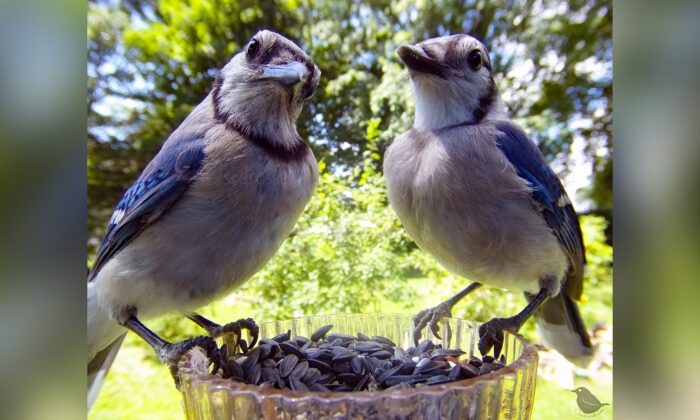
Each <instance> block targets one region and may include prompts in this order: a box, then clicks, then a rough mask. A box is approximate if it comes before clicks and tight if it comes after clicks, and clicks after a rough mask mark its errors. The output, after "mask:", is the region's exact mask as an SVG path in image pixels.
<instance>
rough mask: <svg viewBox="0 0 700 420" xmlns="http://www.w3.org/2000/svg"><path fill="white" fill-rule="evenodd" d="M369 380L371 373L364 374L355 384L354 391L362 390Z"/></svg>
mask: <svg viewBox="0 0 700 420" xmlns="http://www.w3.org/2000/svg"><path fill="white" fill-rule="evenodd" d="M367 381H369V375H365V376H363V377H362V378H361V379H360V380H359V381H358V382H357V384H356V385H355V387H354V388H353V389H352V390H353V392H358V391H362V389H363V388H364V387H365V385H367Z"/></svg>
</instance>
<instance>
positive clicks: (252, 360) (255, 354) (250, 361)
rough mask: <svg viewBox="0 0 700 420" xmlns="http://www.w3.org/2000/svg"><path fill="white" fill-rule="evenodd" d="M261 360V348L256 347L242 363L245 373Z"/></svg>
mask: <svg viewBox="0 0 700 420" xmlns="http://www.w3.org/2000/svg"><path fill="white" fill-rule="evenodd" d="M259 358H260V347H256V348H254V349H252V350H251V351H249V352H248V355H247V356H246V357H245V360H244V361H243V362H242V363H241V369H243V371H248V370H249V369H250V368H251V367H252V366H253V365H255V364H256V363H258V359H259Z"/></svg>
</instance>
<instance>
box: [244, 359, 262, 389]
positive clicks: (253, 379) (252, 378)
mask: <svg viewBox="0 0 700 420" xmlns="http://www.w3.org/2000/svg"><path fill="white" fill-rule="evenodd" d="M261 375H262V369H261V368H260V365H259V364H257V363H256V364H254V365H253V366H252V367H251V368H250V369H249V370H248V371H247V372H246V373H245V380H246V382H248V383H249V384H252V385H257V384H258V383H259V382H260V377H261Z"/></svg>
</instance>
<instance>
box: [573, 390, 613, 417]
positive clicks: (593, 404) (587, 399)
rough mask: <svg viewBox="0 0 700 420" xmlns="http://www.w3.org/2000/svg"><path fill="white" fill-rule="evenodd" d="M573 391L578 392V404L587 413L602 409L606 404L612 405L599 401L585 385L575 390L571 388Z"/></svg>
mask: <svg viewBox="0 0 700 420" xmlns="http://www.w3.org/2000/svg"><path fill="white" fill-rule="evenodd" d="M571 392H575V393H576V404H577V405H578V408H580V409H581V411H582V412H584V413H586V414H592V413H595V412H597V411H598V410H600V409H601V408H602V407H603V406H604V405H610V403H601V402H600V401H598V398H596V397H595V395H593V394H592V393H591V391H589V390H588V389H587V388H585V387H582V386H580V387H578V388H576V389H574V390H571Z"/></svg>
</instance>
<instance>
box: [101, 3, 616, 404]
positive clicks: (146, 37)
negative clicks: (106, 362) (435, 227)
mask: <svg viewBox="0 0 700 420" xmlns="http://www.w3.org/2000/svg"><path fill="white" fill-rule="evenodd" d="M262 28H267V29H272V30H274V31H277V32H280V33H282V34H284V35H285V36H287V37H289V38H290V39H292V40H294V41H295V42H297V43H298V44H299V45H300V46H301V47H302V48H303V49H304V50H305V51H307V52H308V53H309V55H310V56H311V57H312V58H313V60H314V61H315V63H316V64H317V65H318V66H319V68H320V69H321V71H322V77H321V82H320V85H319V88H318V90H317V92H316V95H315V96H314V97H313V98H312V99H311V100H310V101H309V102H307V105H306V106H305V109H304V112H303V113H302V115H301V117H300V119H299V131H300V133H301V134H302V137H304V138H306V139H308V141H309V143H310V145H311V147H312V148H313V150H314V153H315V155H316V157H317V159H318V160H319V161H320V162H322V164H321V168H322V170H321V181H320V185H319V187H318V189H317V191H316V194H315V196H314V198H313V199H312V201H311V203H310V204H309V206H308V207H307V209H306V211H305V212H304V214H303V215H302V217H301V219H300V220H299V222H298V224H297V226H296V227H295V229H294V232H293V233H292V236H291V237H290V238H289V239H288V240H287V241H285V243H284V245H283V246H282V249H281V250H280V252H279V253H278V254H277V255H276V256H275V257H274V258H273V259H272V260H271V261H270V262H269V263H268V264H267V265H266V266H265V268H264V269H263V270H262V271H261V272H260V273H258V274H257V275H256V276H255V277H254V278H253V279H251V280H250V281H249V282H248V283H247V284H246V285H245V286H244V287H243V288H242V289H241V290H239V291H237V292H235V293H234V294H233V295H231V296H230V297H229V298H227V299H225V300H224V301H223V302H219V303H217V304H214V305H211V306H209V307H207V308H204V309H203V310H202V312H203V313H204V314H208V315H210V316H213V317H214V318H215V319H219V320H221V321H226V320H230V319H232V318H234V317H236V316H239V315H240V316H244V315H245V316H251V315H253V316H254V317H255V318H256V319H258V320H260V321H266V320H272V319H279V318H288V317H291V316H299V315H309V314H314V313H329V312H372V311H382V312H386V311H387V310H393V311H401V312H412V311H415V310H418V309H423V308H424V307H427V306H432V305H435V304H437V303H438V302H440V301H441V300H443V299H445V298H447V297H449V296H450V295H452V294H454V293H455V292H457V291H458V290H460V289H461V288H462V287H464V285H465V284H466V283H467V282H468V280H467V279H462V278H455V277H454V276H451V275H449V274H448V273H446V272H445V271H444V270H443V269H442V268H441V267H440V266H439V265H438V264H437V263H436V262H435V260H433V259H432V258H431V257H430V256H428V255H427V254H425V253H423V252H422V251H420V250H419V249H418V248H417V247H416V246H415V244H414V243H413V241H412V240H411V239H410V238H409V237H408V236H407V235H406V234H405V232H404V230H403V228H402V227H401V225H400V223H399V222H398V220H397V219H396V217H395V215H394V214H393V212H392V211H391V209H390V208H389V207H388V202H387V199H386V193H385V185H384V179H383V176H382V173H381V168H382V156H383V154H384V151H385V150H386V148H387V147H388V145H389V144H390V143H391V141H392V140H393V138H394V137H396V135H398V134H399V133H402V132H404V131H406V130H407V129H408V128H409V127H410V126H411V124H412V121H413V99H412V95H411V92H410V83H409V79H408V75H407V72H406V71H405V68H404V66H403V65H402V63H401V62H400V61H399V59H398V57H397V55H396V54H395V49H396V48H397V47H398V46H399V45H400V44H403V43H416V42H419V41H421V40H424V39H426V38H429V37H435V36H440V35H447V34H454V33H470V34H473V35H475V36H477V37H479V38H480V39H482V40H483V41H484V42H485V44H486V46H487V47H488V48H489V50H490V54H491V58H492V61H493V67H494V73H495V79H496V82H497V84H498V87H499V89H500V91H501V94H502V96H503V99H504V101H505V103H506V105H507V106H508V108H509V109H510V111H511V115H512V116H513V118H514V119H515V120H516V122H518V123H519V124H521V125H522V126H523V127H524V128H525V129H526V130H527V131H528V132H529V133H530V134H531V135H532V136H533V138H534V139H535V141H536V142H537V143H538V146H539V147H540V149H541V150H542V152H543V153H544V154H545V156H546V157H547V159H548V160H549V161H550V162H552V164H553V167H554V168H555V171H556V172H557V173H558V174H559V175H560V176H561V177H562V178H563V179H564V180H565V185H566V187H567V190H568V191H569V194H570V195H571V196H572V198H574V201H575V202H576V203H577V209H578V210H579V211H581V212H584V213H587V214H591V215H590V216H586V217H584V218H583V219H582V225H583V230H584V234H585V237H586V238H585V240H586V244H587V251H588V261H589V275H588V278H587V280H586V285H585V290H584V293H585V294H584V300H586V301H587V303H586V304H585V305H584V306H583V315H584V318H585V320H586V322H587V325H589V326H592V325H593V324H595V323H596V322H601V321H602V322H606V323H608V324H610V323H611V322H612V313H611V307H612V248H611V247H610V244H611V242H610V237H611V236H610V232H611V227H612V211H611V210H612V162H613V143H612V5H611V2H610V1H609V0H607V1H606V0H602V1H601V0H573V1H560V0H537V1H534V2H516V1H511V0H496V1H484V0H466V1H463V2H452V1H415V2H414V1H406V0H379V1H373V2H361V1H344V2H338V1H330V0H276V1H254V0H191V1H188V2H181V1H178V0H99V1H90V2H89V3H88V51H87V52H88V68H87V73H88V86H87V88H88V91H87V107H88V110H87V111H88V120H87V122H88V124H87V125H88V127H87V147H88V162H87V164H88V238H87V241H88V261H89V264H91V261H92V259H93V258H94V253H95V252H96V249H97V247H98V246H99V244H100V241H101V240H102V237H103V235H104V233H105V228H106V225H107V220H108V219H109V216H110V214H111V212H112V210H113V208H114V206H115V204H116V203H117V201H118V200H119V198H120V197H121V195H122V194H123V192H124V191H125V190H126V189H127V188H128V186H129V185H130V183H131V182H133V180H135V178H136V177H137V176H138V174H139V173H140V171H141V170H142V168H143V167H144V166H145V164H146V163H147V162H148V161H149V160H150V159H151V158H152V157H153V155H154V154H155V153H156V152H157V150H158V148H159V147H160V145H161V143H162V142H163V140H164V139H165V138H166V137H167V135H168V134H169V133H170V132H171V131H172V130H173V129H174V128H175V127H177V125H178V124H180V122H182V120H183V119H184V118H185V117H186V116H187V114H188V113H189V112H190V111H191V110H192V108H193V107H194V106H196V105H197V104H198V103H199V102H200V101H201V100H202V99H203V98H204V97H205V96H206V95H207V93H208V92H209V90H210V89H211V85H212V82H213V80H214V77H215V75H216V72H217V69H219V68H220V67H222V66H223V65H224V64H225V63H226V62H227V61H228V60H229V59H230V57H231V56H232V55H233V54H234V53H236V52H237V51H239V50H240V49H241V48H242V47H243V46H244V45H245V43H246V42H247V41H248V39H249V38H250V37H251V36H252V35H253V34H254V33H255V32H256V31H258V30H259V29H262ZM601 216H602V217H601ZM476 296H477V298H473V299H465V301H464V303H462V304H460V305H458V307H456V308H455V313H454V315H456V316H463V317H469V318H474V319H478V320H482V321H483V320H487V319H489V318H490V317H492V316H494V315H499V316H504V315H509V314H512V313H514V312H515V311H516V310H518V309H520V308H521V307H522V305H523V303H524V299H523V298H522V297H521V296H518V295H515V294H511V293H508V292H504V291H501V290H497V289H489V290H483V291H482V290H479V291H478V293H477V294H476ZM494 302H498V306H497V307H494ZM232 314H233V315H232ZM152 326H153V328H154V329H155V330H156V331H157V332H159V333H163V334H164V335H165V336H166V337H168V338H170V339H173V340H175V339H182V338H185V337H186V336H188V335H193V334H199V333H201V332H200V331H198V330H196V328H195V327H194V326H193V324H192V323H188V322H186V321H184V320H182V319H181V318H178V317H164V318H162V319H160V320H157V321H154V322H153V324H152ZM525 332H526V334H527V335H528V336H529V337H531V338H533V339H536V336H535V335H534V334H535V333H534V328H533V327H532V324H528V325H527V326H526V327H525ZM133 348H137V349H140V350H139V351H141V353H138V354H140V356H139V357H141V358H145V359H146V360H147V361H152V362H155V357H154V356H153V355H152V354H151V353H152V352H149V350H148V349H147V348H146V347H145V346H142V344H141V343H140V342H138V340H134V339H133V338H130V339H129V340H127V345H126V346H125V349H123V350H122V353H120V358H122V357H127V356H130V357H132V356H134V354H136V353H130V352H131V351H132V349H133ZM119 360H120V359H118V363H119ZM115 370H116V371H115V373H114V374H113V375H120V373H119V372H120V371H119V369H118V368H117V369H115ZM110 375H112V374H110ZM132 376H133V375H132ZM124 378H125V380H126V376H124ZM115 380H116V379H115ZM165 384H167V385H165ZM107 386H108V389H106V390H105V392H104V394H106V395H104V396H101V398H100V401H102V403H100V402H99V401H98V407H97V410H93V413H94V412H97V413H103V414H102V415H103V416H105V418H110V415H111V414H110V413H112V412H110V411H109V409H108V408H107V407H105V404H106V405H107V406H109V403H107V402H106V401H110V400H109V398H110V395H112V394H111V393H112V392H117V391H116V388H115V390H110V389H109V386H110V385H109V382H108V385H107ZM160 386H169V383H168V382H167V380H166V382H164V384H160ZM119 398H122V399H123V398H125V397H124V396H123V395H121V396H120V397H119ZM99 404H102V406H101V408H100V406H99ZM166 405H167V404H166ZM141 408H142V407H141ZM178 411H179V409H177V408H176V412H178ZM93 413H91V415H93V416H94V415H99V414H93ZM112 414H114V413H112ZM132 414H133V415H136V413H132ZM162 415H163V413H162V412H160V413H159V415H158V417H159V418H162V417H160V416H162ZM115 416H116V417H123V416H124V413H123V412H120V413H118V415H115ZM175 418H179V417H177V416H176V417H175Z"/></svg>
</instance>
